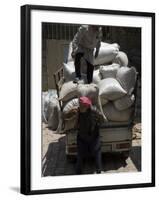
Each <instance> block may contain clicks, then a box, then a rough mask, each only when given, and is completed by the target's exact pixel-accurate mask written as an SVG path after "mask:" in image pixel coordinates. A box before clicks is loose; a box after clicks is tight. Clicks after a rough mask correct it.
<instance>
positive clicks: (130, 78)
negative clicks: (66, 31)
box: [42, 42, 137, 131]
mask: <svg viewBox="0 0 159 200" xmlns="http://www.w3.org/2000/svg"><path fill="white" fill-rule="evenodd" d="M119 48H120V47H119V45H118V44H116V43H114V44H108V43H104V42H102V44H101V48H100V51H99V55H98V57H97V58H96V59H94V65H95V69H94V72H93V83H91V84H87V75H86V72H87V65H86V62H85V60H83V59H82V60H81V75H82V80H81V81H80V82H79V84H75V83H73V79H74V78H75V66H74V61H73V59H72V57H71V52H72V50H71V49H72V45H71V43H70V47H69V54H68V59H67V60H68V62H67V63H63V72H64V74H63V75H64V80H65V82H64V84H63V85H62V88H61V90H60V94H59V100H60V101H62V105H63V113H62V114H63V120H64V130H65V131H66V130H70V129H73V128H75V126H76V123H77V114H76V113H75V112H73V111H74V110H77V109H78V107H79V102H78V98H79V97H80V96H88V97H90V98H91V99H92V102H93V104H94V105H96V106H97V107H98V108H100V110H101V112H102V113H103V114H104V115H105V118H106V119H107V120H108V121H115V122H125V121H129V120H130V119H131V117H132V111H133V104H134V101H135V96H134V94H133V91H134V87H135V83H136V78H137V72H136V69H135V68H134V67H128V57H127V55H126V53H124V52H122V51H119ZM42 110H43V112H42V118H43V121H44V122H45V123H48V126H49V127H51V128H52V129H53V130H56V129H57V128H58V124H59V121H60V117H61V115H60V114H59V113H60V108H59V102H58V99H57V96H55V95H53V93H51V92H47V93H43V106H42ZM68 113H69V115H68ZM64 116H67V118H65V117H64Z"/></svg>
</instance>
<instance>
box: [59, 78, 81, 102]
mask: <svg viewBox="0 0 159 200" xmlns="http://www.w3.org/2000/svg"><path fill="white" fill-rule="evenodd" d="M77 86H78V85H77V84H75V83H73V81H69V82H67V83H64V84H63V85H62V88H61V91H60V95H59V100H62V101H64V102H65V101H68V100H70V99H73V98H76V97H77Z"/></svg>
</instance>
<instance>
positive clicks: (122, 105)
mask: <svg viewBox="0 0 159 200" xmlns="http://www.w3.org/2000/svg"><path fill="white" fill-rule="evenodd" d="M134 101H135V96H134V95H131V96H130V95H125V96H124V97H122V98H120V99H117V100H115V101H114V102H113V103H114V106H115V108H116V109H117V110H119V111H121V110H125V109H128V108H130V107H131V106H132V105H133V103H134Z"/></svg>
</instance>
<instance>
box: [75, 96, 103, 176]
mask: <svg viewBox="0 0 159 200" xmlns="http://www.w3.org/2000/svg"><path fill="white" fill-rule="evenodd" d="M77 113H78V122H77V127H78V134H77V163H76V174H81V173H82V165H83V161H84V158H86V157H87V156H89V157H90V156H93V157H94V158H95V164H96V173H101V145H100V135H99V125H100V123H101V122H102V121H103V116H102V114H101V113H100V111H98V110H97V108H96V107H95V106H92V101H91V99H90V98H89V97H86V96H82V97H80V98H79V109H78V110H77Z"/></svg>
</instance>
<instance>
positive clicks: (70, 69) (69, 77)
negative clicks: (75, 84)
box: [63, 61, 87, 83]
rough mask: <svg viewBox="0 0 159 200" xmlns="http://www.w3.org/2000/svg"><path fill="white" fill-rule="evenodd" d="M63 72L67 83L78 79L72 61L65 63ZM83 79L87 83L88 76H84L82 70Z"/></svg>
mask: <svg viewBox="0 0 159 200" xmlns="http://www.w3.org/2000/svg"><path fill="white" fill-rule="evenodd" d="M81 69H82V67H81ZM63 72H64V79H65V82H69V81H73V80H74V79H75V77H76V74H75V66H74V62H73V61H72V62H69V63H63ZM81 79H82V80H84V82H85V83H86V82H87V75H86V74H84V73H83V72H82V70H81Z"/></svg>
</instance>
